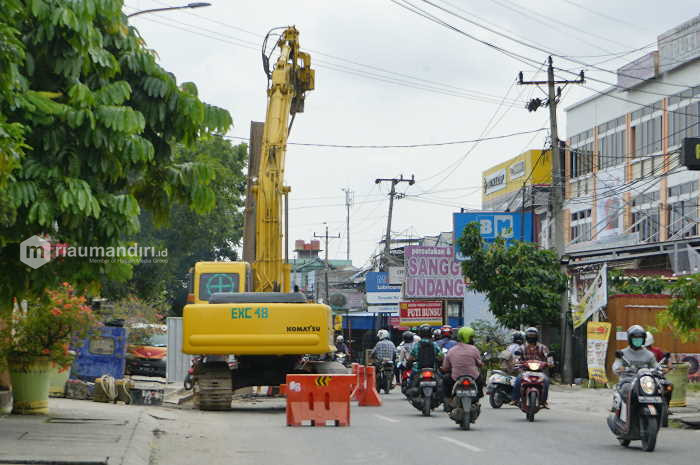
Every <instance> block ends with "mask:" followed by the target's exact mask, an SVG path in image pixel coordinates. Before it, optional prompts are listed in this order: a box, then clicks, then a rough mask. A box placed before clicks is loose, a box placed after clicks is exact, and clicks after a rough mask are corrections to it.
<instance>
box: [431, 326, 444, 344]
mask: <svg viewBox="0 0 700 465" xmlns="http://www.w3.org/2000/svg"><path fill="white" fill-rule="evenodd" d="M441 338H442V331H441V330H440V328H437V329H434V330H433V342H437V341H439V340H440V339H441Z"/></svg>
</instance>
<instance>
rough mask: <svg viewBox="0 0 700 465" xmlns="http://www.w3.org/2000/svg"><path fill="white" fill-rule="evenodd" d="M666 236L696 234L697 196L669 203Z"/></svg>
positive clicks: (677, 236)
mask: <svg viewBox="0 0 700 465" xmlns="http://www.w3.org/2000/svg"><path fill="white" fill-rule="evenodd" d="M668 207H669V208H668V238H669V240H673V239H680V238H682V237H691V236H697V235H698V198H697V197H693V198H690V199H688V200H681V201H679V202H674V203H669V205H668Z"/></svg>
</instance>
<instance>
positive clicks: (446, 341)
mask: <svg viewBox="0 0 700 465" xmlns="http://www.w3.org/2000/svg"><path fill="white" fill-rule="evenodd" d="M436 344H437V345H438V347H439V348H440V349H447V350H450V349H451V348H453V347H454V346H456V345H457V341H455V340H453V339H452V326H450V325H444V326H443V327H442V328H440V339H438V340H437V341H436Z"/></svg>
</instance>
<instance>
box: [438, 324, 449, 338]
mask: <svg viewBox="0 0 700 465" xmlns="http://www.w3.org/2000/svg"><path fill="white" fill-rule="evenodd" d="M440 333H441V334H442V337H450V338H451V337H452V326H450V325H444V326H443V327H442V328H440Z"/></svg>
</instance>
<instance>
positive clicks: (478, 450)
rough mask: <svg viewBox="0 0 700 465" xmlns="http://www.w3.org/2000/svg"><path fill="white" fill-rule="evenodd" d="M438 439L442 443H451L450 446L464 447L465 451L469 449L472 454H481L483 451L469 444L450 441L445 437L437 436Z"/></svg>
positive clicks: (455, 440) (454, 440) (450, 439)
mask: <svg viewBox="0 0 700 465" xmlns="http://www.w3.org/2000/svg"><path fill="white" fill-rule="evenodd" d="M438 438H440V439H442V440H443V441H447V442H451V443H452V444H454V445H456V446H459V447H464V448H465V449H469V450H470V451H472V452H483V451H484V450H483V449H480V448H478V447H476V446H472V445H471V444H467V443H466V442H462V441H458V440H457V439H452V438H450V437H447V436H438Z"/></svg>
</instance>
